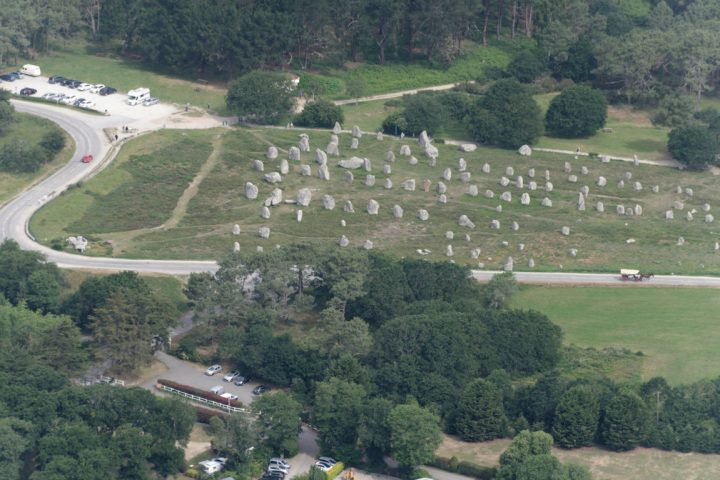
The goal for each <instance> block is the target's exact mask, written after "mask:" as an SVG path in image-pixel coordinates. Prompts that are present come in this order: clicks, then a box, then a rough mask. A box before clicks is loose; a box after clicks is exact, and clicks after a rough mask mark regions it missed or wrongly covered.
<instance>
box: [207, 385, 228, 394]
mask: <svg viewBox="0 0 720 480" xmlns="http://www.w3.org/2000/svg"><path fill="white" fill-rule="evenodd" d="M224 391H225V387H223V386H222V385H215V386H214V387H212V388H211V389H210V392H212V393H214V394H215V395H222V393H223V392H224Z"/></svg>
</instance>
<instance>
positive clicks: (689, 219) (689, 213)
mask: <svg viewBox="0 0 720 480" xmlns="http://www.w3.org/2000/svg"><path fill="white" fill-rule="evenodd" d="M685 218H686V219H687V221H688V222H692V221H693V214H692V212H687V213H686V214H685Z"/></svg>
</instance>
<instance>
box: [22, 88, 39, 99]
mask: <svg viewBox="0 0 720 480" xmlns="http://www.w3.org/2000/svg"><path fill="white" fill-rule="evenodd" d="M36 93H37V90H35V89H34V88H30V87H25V88H23V89H22V90H20V95H22V96H24V97H27V96H30V95H35V94H36Z"/></svg>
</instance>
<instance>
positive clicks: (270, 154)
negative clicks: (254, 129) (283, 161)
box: [266, 146, 278, 160]
mask: <svg viewBox="0 0 720 480" xmlns="http://www.w3.org/2000/svg"><path fill="white" fill-rule="evenodd" d="M266 156H267V158H268V160H275V159H276V158H277V157H278V149H277V147H273V146H270V147H268V149H267V154H266Z"/></svg>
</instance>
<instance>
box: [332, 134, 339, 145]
mask: <svg viewBox="0 0 720 480" xmlns="http://www.w3.org/2000/svg"><path fill="white" fill-rule="evenodd" d="M330 143H334V144H335V145H340V138H338V136H337V135H335V134H333V135H330Z"/></svg>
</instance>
